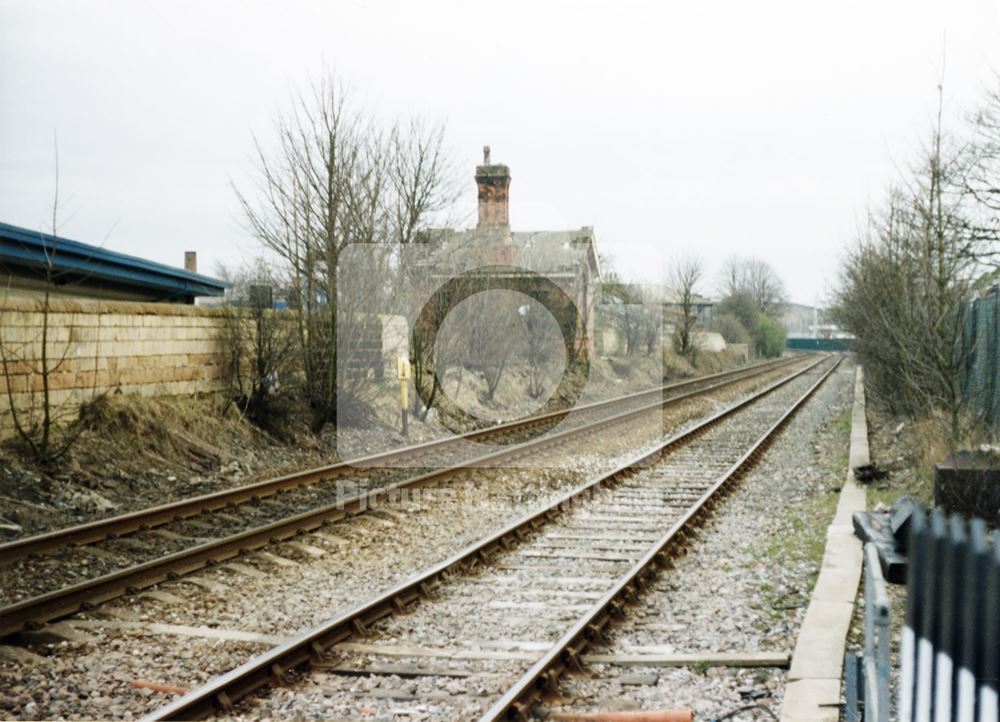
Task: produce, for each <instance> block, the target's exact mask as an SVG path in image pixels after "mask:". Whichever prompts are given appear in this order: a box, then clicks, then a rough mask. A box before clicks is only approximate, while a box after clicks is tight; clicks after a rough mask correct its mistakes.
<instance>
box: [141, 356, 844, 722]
mask: <svg viewBox="0 0 1000 722" xmlns="http://www.w3.org/2000/svg"><path fill="white" fill-rule="evenodd" d="M824 360H826V359H825V358H824V359H820V360H818V361H816V362H814V363H812V364H810V365H809V366H806V367H805V368H803V369H800V370H798V371H795V372H794V373H792V374H789V375H788V376H785V377H784V378H781V379H779V380H777V381H775V382H774V383H772V384H770V385H769V386H767V387H765V388H764V389H762V390H760V391H758V392H756V393H755V394H753V395H752V396H750V397H748V398H747V399H744V400H742V401H739V402H737V403H735V404H732V405H730V406H728V407H726V408H724V409H722V410H721V411H719V412H717V413H715V414H713V415H712V416H710V417H709V418H707V419H705V420H703V421H701V422H699V423H698V424H696V425H695V426H694V427H692V428H691V429H688V430H687V431H683V432H680V433H677V434H674V435H673V436H671V437H670V438H668V439H666V440H664V441H662V442H660V443H659V444H657V445H656V446H655V447H654V448H653V449H652V450H647V451H643V452H640V453H638V454H636V455H634V456H632V457H630V458H629V459H627V460H626V461H624V462H622V463H620V464H619V465H617V466H616V467H615V468H614V469H612V470H610V471H607V472H602V473H601V474H600V475H598V476H596V477H594V478H592V479H591V480H589V481H586V482H584V483H583V484H581V485H579V486H577V487H575V488H573V489H572V490H570V491H569V492H567V493H566V494H564V495H562V496H561V497H559V498H558V499H556V500H555V501H553V502H551V503H549V504H547V505H545V506H544V507H542V508H540V509H537V510H535V511H532V512H529V513H528V514H526V515H525V516H523V517H521V518H520V519H517V520H516V521H514V522H512V523H510V524H508V525H507V526H505V527H504V528H502V529H501V530H499V531H497V532H495V533H493V534H490V535H488V536H486V537H484V538H483V539H480V540H479V541H477V542H474V543H472V544H470V545H468V546H466V547H465V548H463V549H461V550H460V551H458V552H456V553H455V554H453V555H452V556H451V557H449V558H447V559H445V560H444V561H441V562H439V563H437V564H434V565H432V566H430V567H428V568H427V569H425V570H423V571H422V572H420V573H419V574H417V575H415V576H413V577H411V578H410V579H407V580H405V581H403V582H400V583H399V584H396V585H395V586H393V587H391V588H390V589H388V590H387V591H385V592H383V593H381V594H379V595H378V596H376V597H373V598H371V599H369V600H367V601H365V602H362V603H361V604H359V605H357V606H356V607H354V608H352V609H350V610H348V611H346V612H343V613H341V614H339V615H338V616H336V617H334V618H333V619H331V620H329V621H327V622H325V623H323V624H321V625H319V626H317V627H314V628H313V629H311V630H308V631H306V632H304V633H302V634H300V635H298V636H296V637H294V638H292V639H290V640H288V641H286V642H284V643H283V644H281V645H278V646H276V647H274V648H273V649H271V650H268V651H267V652H265V653H263V654H261V655H258V656H257V657H254V658H253V659H250V660H248V661H247V662H245V663H244V664H242V665H240V666H239V667H237V668H236V669H233V670H231V671H229V672H227V673H225V674H222V675H220V676H218V677H216V678H215V679H212V680H210V681H209V682H208V683H206V684H205V685H203V686H201V687H199V688H198V689H195V690H192V691H191V692H189V693H188V694H186V695H184V696H183V697H181V698H179V699H177V700H174V701H173V702H172V703H170V704H168V705H165V706H164V707H161V708H160V709H158V710H154V711H153V712H152V713H151V714H149V715H147V716H146V717H144V718H143V719H144V720H146V721H148V722H152V721H154V720H172V719H203V718H205V717H208V716H210V715H212V714H214V713H215V712H217V711H220V710H221V711H223V712H230V711H232V710H233V705H234V704H235V703H236V702H237V701H238V700H240V699H242V698H243V697H246V696H247V695H249V694H252V693H253V692H254V691H256V690H257V689H259V688H261V687H264V686H266V685H269V684H273V683H281V682H283V681H286V680H287V672H288V670H292V669H295V668H297V667H301V666H303V665H308V664H311V663H313V662H317V661H321V660H322V658H323V655H324V654H325V652H326V650H327V649H329V648H330V647H332V646H333V645H335V644H337V643H338V642H341V641H344V640H345V639H347V638H349V637H350V636H351V635H352V634H355V633H358V632H361V633H363V632H364V631H365V629H366V628H367V627H368V626H369V625H371V624H373V623H375V622H376V621H378V620H379V619H382V618H383V617H386V616H389V615H391V614H393V613H395V612H397V611H402V610H404V609H406V608H407V607H408V606H410V605H411V604H413V603H414V602H416V601H418V600H419V599H420V598H421V597H426V596H430V595H431V594H433V591H434V589H435V588H436V587H437V586H439V584H440V582H441V580H442V579H447V578H448V577H449V576H451V575H452V574H454V573H456V572H460V571H463V570H466V569H470V568H472V567H475V566H476V565H477V564H479V563H480V562H485V561H488V560H489V558H490V555H491V554H492V553H493V552H495V551H498V550H500V549H506V548H509V545H510V544H511V543H512V542H515V541H516V540H518V539H520V538H522V537H524V536H526V535H527V534H530V533H531V532H532V531H534V530H535V529H537V528H539V527H541V526H543V525H544V524H545V523H546V522H547V521H550V520H552V519H554V518H555V517H556V516H557V515H558V514H559V512H560V511H561V510H562V509H565V508H569V507H571V506H572V505H573V504H574V503H578V502H579V501H582V500H584V499H585V498H586V497H587V496H588V495H590V494H592V493H593V492H594V491H596V490H597V489H598V488H599V487H601V486H603V485H605V484H607V483H609V482H612V481H614V480H615V479H617V478H618V477H619V476H620V475H622V474H625V473H629V472H630V471H632V470H633V469H635V468H636V467H642V466H645V465H647V464H648V463H649V462H652V461H653V460H655V459H657V458H659V457H660V456H661V455H662V454H663V453H664V452H666V451H669V450H672V449H674V448H677V447H680V446H683V445H684V444H686V443H689V442H690V441H692V440H694V439H695V438H697V437H698V436H700V435H701V434H702V433H704V432H705V431H706V430H708V429H709V428H711V427H713V426H715V425H717V424H718V423H720V422H721V421H722V420H724V419H726V418H728V417H730V416H732V415H733V414H735V413H737V412H738V411H740V410H741V409H743V408H745V407H747V406H749V405H751V404H753V403H755V402H757V401H759V400H760V399H762V398H764V397H765V396H767V395H769V394H771V393H772V392H774V391H775V390H777V389H778V388H781V387H782V386H784V385H786V384H788V383H790V382H791V381H793V380H794V379H796V378H798V377H800V376H802V375H803V374H805V373H807V372H809V371H810V370H812V369H814V368H816V367H817V366H818V365H819V364H821V363H822V362H823V361H824ZM837 364H839V360H838V361H837V362H836V364H834V365H833V366H832V367H831V369H830V370H829V371H827V372H826V373H825V374H824V375H823V377H822V378H823V379H825V378H826V377H827V376H828V375H829V373H831V372H832V370H833V368H836V365H837ZM821 381H822V379H821ZM821 381H820V382H821ZM820 382H817V384H816V386H818V384H819V383H820ZM814 388H815V387H814Z"/></svg>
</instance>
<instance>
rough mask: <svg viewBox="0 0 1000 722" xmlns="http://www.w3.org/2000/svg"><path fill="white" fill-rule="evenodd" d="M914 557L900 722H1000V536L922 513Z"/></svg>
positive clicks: (914, 532)
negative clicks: (991, 536)
mask: <svg viewBox="0 0 1000 722" xmlns="http://www.w3.org/2000/svg"><path fill="white" fill-rule="evenodd" d="M908 550H909V569H908V572H907V590H906V597H907V608H906V626H905V627H904V629H903V635H902V645H901V651H900V682H899V699H898V702H899V704H898V711H899V714H898V719H899V720H900V722H942V721H944V720H948V721H951V720H955V721H956V722H997V721H998V720H1000V705H998V694H1000V533H994V534H993V538H992V540H991V539H990V535H989V534H988V532H987V528H986V524H985V522H983V521H982V520H979V519H974V520H972V521H971V522H967V521H965V520H964V519H963V518H962V517H959V516H951V517H948V518H946V517H945V516H944V514H942V513H941V512H940V511H937V510H935V511H932V512H931V514H930V515H929V516H928V515H926V514H925V513H924V511H923V510H922V509H918V510H917V511H916V512H915V513H914V515H913V519H912V522H911V526H910V541H909V546H908Z"/></svg>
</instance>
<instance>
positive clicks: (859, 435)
mask: <svg viewBox="0 0 1000 722" xmlns="http://www.w3.org/2000/svg"><path fill="white" fill-rule="evenodd" d="M863 379H864V375H863V373H862V369H861V367H860V366H859V367H858V369H857V373H856V375H855V378H854V408H853V410H852V412H851V452H850V463H849V467H848V469H847V478H846V480H845V482H844V486H843V489H841V492H840V500H839V502H838V503H837V513H836V515H835V516H834V518H833V522H832V523H831V524H830V526H829V528H828V529H827V532H826V550H825V551H824V553H823V566H822V568H821V569H820V573H819V579H817V580H816V587H815V588H814V589H813V593H812V597H811V599H810V600H809V608H808V609H807V610H806V617H805V619H804V620H803V622H802V628H801V629H800V630H799V638H798V640H797V641H796V643H795V652H794V654H793V655H792V665H791V668H790V669H789V671H788V684H787V686H786V687H785V698H784V702H783V704H782V706H781V722H813V721H814V720H815V721H816V722H837V720H838V719H840V678H841V675H842V673H843V665H844V648H845V644H846V641H847V631H848V628H849V627H850V625H851V617H852V615H853V613H854V599H855V597H856V596H857V593H858V584H859V582H860V581H861V566H862V544H861V540H860V539H858V538H857V537H856V536H854V528H853V526H852V524H851V515H852V514H853V513H854V512H855V511H864V509H865V490H864V489H863V488H862V487H860V486H858V484H857V482H855V480H854V474H853V473H852V472H851V469H853V468H854V467H855V466H861V465H863V464H867V463H868V460H869V455H868V421H867V417H866V416H865V390H864V384H863Z"/></svg>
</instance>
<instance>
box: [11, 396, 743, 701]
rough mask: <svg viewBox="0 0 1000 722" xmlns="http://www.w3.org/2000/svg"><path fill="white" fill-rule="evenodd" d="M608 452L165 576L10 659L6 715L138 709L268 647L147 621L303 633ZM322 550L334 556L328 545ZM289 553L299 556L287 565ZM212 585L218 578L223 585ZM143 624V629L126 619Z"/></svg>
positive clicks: (465, 487)
mask: <svg viewBox="0 0 1000 722" xmlns="http://www.w3.org/2000/svg"><path fill="white" fill-rule="evenodd" d="M733 395H734V396H735V394H733ZM712 406H713V404H711V403H709V402H701V404H700V405H696V408H695V409H694V412H696V413H700V414H704V413H705V412H707V411H708V410H709V409H710V408H711V407H712ZM613 438H614V439H615V441H616V442H617V443H619V444H621V446H622V448H626V447H627V446H628V441H629V439H628V435H627V434H622V433H616V434H615V435H614V436H613ZM632 451H633V453H634V449H633V450H632ZM595 459H596V461H595ZM601 461H603V463H600V462H601ZM604 463H607V459H606V457H605V456H604V455H595V456H589V455H582V456H581V457H578V458H577V465H576V467H575V469H574V471H573V472H566V471H561V472H554V471H548V472H544V473H538V472H535V473H533V474H524V473H517V472H509V471H500V470H491V472H490V474H491V477H490V478H491V480H490V485H489V486H490V491H491V494H489V495H488V496H486V497H484V495H483V494H482V491H483V489H482V483H481V481H482V479H481V477H477V476H476V475H475V474H469V475H468V476H467V477H466V478H464V479H462V480H456V481H455V482H452V483H451V485H450V488H451V489H452V490H453V496H454V499H453V500H452V501H450V502H449V501H448V500H446V499H445V500H442V499H441V498H440V497H438V498H435V499H434V500H433V503H429V502H428V501H427V499H426V498H425V497H423V496H421V497H418V498H414V499H411V500H410V501H408V502H407V503H406V504H405V505H404V506H402V507H397V508H395V509H389V510H386V511H379V512H378V513H375V514H367V515H363V516H359V517H355V518H353V519H350V520H348V521H345V522H341V523H338V524H336V525H332V526H328V527H326V528H325V529H324V530H323V532H322V533H321V535H306V536H304V537H300V538H299V539H298V540H297V541H296V542H295V543H291V544H279V545H275V546H273V547H272V548H271V549H270V550H269V551H270V552H272V555H271V556H267V555H261V554H253V555H249V556H247V557H245V558H244V559H241V560H240V563H241V564H243V565H244V567H243V569H242V570H239V571H234V570H232V569H231V568H227V567H225V566H220V567H218V568H216V569H212V570H208V571H206V572H204V573H201V574H199V575H197V576H196V577H195V578H193V579H192V578H188V579H186V580H179V581H177V582H172V583H169V584H165V585H161V586H160V587H159V590H160V591H166V592H168V593H169V594H171V595H174V596H175V597H176V598H177V599H178V600H179V601H176V602H173V603H171V602H169V601H166V602H165V601H163V600H158V599H154V598H150V597H143V596H141V595H140V596H137V597H133V598H129V599H125V600H121V601H118V602H114V603H111V604H108V605H105V606H103V607H101V608H100V610H98V611H97V612H94V613H92V614H90V615H87V616H89V618H90V620H91V621H96V620H100V619H105V620H108V621H109V624H110V625H111V626H108V627H104V628H101V627H93V626H88V627H86V629H85V633H86V634H87V635H89V636H90V637H91V639H89V640H84V641H77V642H70V643H64V644H62V645H60V646H58V647H49V648H45V647H42V648H40V649H39V650H38V651H40V652H42V653H46V654H48V655H49V656H47V657H46V659H45V660H44V661H42V662H41V663H40V664H36V665H32V664H27V663H17V662H12V661H4V662H3V663H2V664H0V686H2V687H3V689H4V690H5V692H4V694H3V697H2V699H0V715H3V716H5V717H14V718H29V719H30V718H38V717H44V718H53V717H60V718H93V717H115V718H130V717H133V716H135V715H139V714H142V713H145V712H148V711H149V710H150V709H152V708H154V707H156V706H159V705H160V704H162V703H163V702H164V699H165V698H164V697H163V696H162V695H157V694H152V693H150V692H149V691H148V690H142V689H136V688H133V687H132V686H131V683H132V682H133V681H134V680H137V679H145V680H153V681H158V682H164V683H168V684H174V685H178V686H188V687H189V686H195V685H197V684H199V683H201V682H204V681H205V680H207V679H208V678H209V677H211V676H213V675H214V674H217V673H219V672H221V671H225V670H227V669H230V668H232V667H234V666H236V665H238V664H240V663H242V662H243V661H245V659H246V658H247V657H248V656H250V655H251V654H253V653H258V652H260V651H262V650H263V649H264V648H265V647H264V646H261V645H255V644H246V643H234V642H232V641H223V640H206V639H201V638H196V637H184V636H149V635H148V634H147V633H145V632H143V631H142V625H144V624H145V623H147V622H154V623H159V624H183V625H205V626H211V627H218V628H221V629H240V630H250V631H253V632H257V633H261V634H272V635H283V634H291V633H293V632H295V631H299V630H301V629H303V628H305V627H308V626H310V625H312V624H315V623H316V622H318V621H321V620H323V619H326V618H328V617H330V616H331V615H332V613H333V612H334V611H335V610H337V609H341V608H344V607H345V606H348V605H350V604H351V603H353V602H356V601H357V600H358V599H359V598H362V597H364V596H367V595H369V594H372V593H374V592H375V591H377V590H378V589H382V588H385V587H386V586H388V585H389V584H390V583H393V582H395V581H398V580H399V579H401V578H404V577H406V576H409V575H410V574H412V573H413V572H414V571H416V570H417V569H419V568H421V567H423V566H425V565H426V564H428V563H430V562H432V561H434V560H437V559H440V558H443V557H444V556H445V555H447V554H448V553H449V552H451V551H453V550H454V548H456V547H457V546H458V545H459V544H464V543H468V542H469V541H472V540H473V539H476V538H479V537H481V536H482V535H483V534H485V533H486V532H487V531H488V530H490V529H494V528H497V527H498V526H500V525H501V524H502V523H503V522H504V521H505V520H507V519H509V518H510V517H512V516H514V515H515V514H518V513H522V512H523V511H524V509H525V508H526V507H528V506H534V505H536V504H539V503H541V502H542V501H544V500H545V499H546V498H550V497H552V496H554V495H555V494H557V493H558V492H560V491H562V490H564V489H566V488H568V487H569V486H571V485H573V484H576V483H578V482H579V480H580V478H581V477H582V476H583V475H587V474H591V473H593V472H595V471H597V470H598V468H599V466H603V465H604ZM443 519H447V523H444V522H443V521H442V520H443ZM347 548H350V549H351V550H352V551H353V552H355V554H354V555H353V556H352V557H348V555H346V554H343V553H338V552H341V551H343V550H344V549H347ZM320 553H322V555H323V556H322V557H319V556H317V555H318V554H320ZM279 560H286V564H281V563H280V561H279ZM287 561H292V562H294V563H295V565H294V566H287ZM248 568H249V569H248ZM254 572H256V573H254ZM260 574H264V575H267V576H265V577H260V576H259V575H260ZM199 584H201V585H199ZM216 585H218V586H216ZM205 586H209V587H212V586H215V591H213V590H212V589H206V588H205ZM261 600H267V601H266V603H262V602H261ZM132 624H135V625H136V628H134V629H132V628H126V629H123V628H118V627H123V626H124V627H127V626H129V625H132ZM114 625H118V627H115V626H114Z"/></svg>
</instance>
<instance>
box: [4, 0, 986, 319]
mask: <svg viewBox="0 0 1000 722" xmlns="http://www.w3.org/2000/svg"><path fill="white" fill-rule="evenodd" d="M943 46H944V48H945V51H946V52H945V55H946V59H945V92H946V103H947V106H946V107H947V113H948V115H949V117H951V118H953V119H956V121H955V122H959V119H960V118H961V117H962V114H963V113H965V112H967V111H970V110H972V109H974V108H975V106H976V105H977V103H978V102H979V100H980V99H981V97H982V95H983V93H984V92H985V90H986V89H987V88H988V87H990V86H991V84H993V83H994V70H1000V2H998V1H997V0H993V1H992V2H986V1H983V0H950V1H948V2H944V1H942V2H918V1H917V0H898V1H896V0H894V1H892V2H883V1H881V0H867V1H865V2H847V1H845V0H838V1H837V2H829V1H828V2H823V3H820V2H803V1H802V0H789V1H788V2H765V1H762V0H755V1H754V2H746V1H745V0H732V1H730V2H712V1H708V2H694V1H692V0H689V1H688V2H655V3H654V2H652V1H650V2H642V3H639V2H622V1H621V0H618V1H611V0H609V1H608V2H596V1H594V2H552V1H546V2H541V1H539V0H536V1H534V2H515V1H513V0H493V2H470V1H469V0H464V1H460V0H457V1H455V2H424V1H420V2H414V1H410V2H368V1H366V0H353V1H344V2H293V1H284V2H248V1H246V0H241V1H239V2H237V1H235V0H233V1H226V2H221V1H207V0H202V1H201V2H137V1H135V0H122V1H115V2H50V1H48V0H23V1H12V0H0V221H5V222H8V223H13V224H16V225H22V226H27V227H30V228H40V229H47V228H48V225H49V221H48V220H47V217H48V215H49V207H50V205H51V201H52V193H53V188H54V176H55V173H54V169H55V161H54V157H53V133H56V134H57V135H58V144H59V175H60V192H61V195H62V199H63V201H64V206H63V210H62V216H61V222H60V233H61V235H65V236H67V237H69V238H73V239H76V240H81V241H85V242H88V243H95V244H101V245H104V246H105V247H106V248H108V249H111V250H115V251H122V252H125V253H130V254H134V255H139V256H143V257H147V258H150V259H153V260H156V261H161V262H164V263H168V264H171V265H178V266H180V265H183V252H184V251H185V250H197V251H198V253H199V266H200V270H202V271H203V272H209V273H211V271H212V269H213V266H214V263H215V262H216V261H217V260H221V261H223V262H226V263H229V264H233V263H238V262H239V260H240V258H241V257H244V256H247V255H252V254H253V253H254V252H255V250H256V245H255V243H254V241H253V239H252V238H251V237H250V236H249V235H248V234H247V233H246V232H245V230H244V229H243V227H242V225H241V220H240V212H239V209H238V207H237V204H236V202H235V198H234V194H233V191H232V188H231V183H233V182H235V183H236V184H238V185H246V184H247V181H248V178H249V174H250V172H251V170H252V162H251V160H252V159H251V154H252V142H253V141H252V134H254V133H256V134H258V135H260V136H262V137H263V138H265V139H266V138H267V134H268V131H269V130H270V129H271V127H272V120H273V117H274V116H275V114H276V113H277V112H279V111H280V110H282V109H283V108H286V107H287V105H288V98H289V94H290V91H291V90H292V89H295V88H301V87H304V86H306V85H307V84H308V82H309V79H310V78H316V77H318V76H319V75H320V74H322V73H323V72H324V68H326V69H332V70H335V71H336V73H337V74H338V75H339V76H340V78H341V79H342V80H344V81H345V82H347V83H348V84H349V85H350V86H352V87H353V88H354V89H355V91H356V93H357V95H358V96H359V99H360V100H361V101H362V102H363V103H364V104H365V105H367V106H368V107H369V108H370V109H371V110H372V111H373V112H374V113H377V114H378V115H380V116H381V117H384V118H385V119H386V121H387V122H388V121H390V120H391V119H392V118H394V117H405V116H409V115H421V116H424V117H427V118H429V119H431V120H441V121H444V122H445V123H446V125H447V129H448V144H449V146H450V148H451V149H452V151H453V155H454V158H455V162H456V165H457V166H458V167H459V169H460V170H462V172H463V174H464V175H463V176H462V177H463V178H464V179H465V180H466V181H467V183H468V186H467V188H468V192H467V193H466V195H465V196H464V197H463V198H462V201H461V202H462V204H463V205H462V207H461V209H460V210H462V211H463V212H465V214H466V218H467V220H468V221H469V222H473V220H474V214H475V196H474V182H473V179H472V175H473V173H474V166H475V165H476V163H477V162H481V149H482V146H483V145H484V144H489V145H491V146H492V148H493V162H501V163H506V164H508V165H509V166H510V167H511V175H512V177H513V181H512V183H511V224H512V226H513V228H514V229H515V230H542V229H563V228H577V227H580V226H585V225H589V226H594V227H595V232H596V234H597V240H598V245H599V247H600V249H601V252H602V253H606V254H609V255H612V256H614V258H615V260H616V265H617V266H618V267H619V268H620V269H621V270H622V271H623V272H624V273H625V274H626V275H631V276H633V277H634V278H636V279H637V280H646V281H655V280H657V278H658V276H660V275H661V273H662V268H663V264H664V260H665V259H667V258H669V257H670V256H672V255H675V254H678V253H683V252H695V253H698V254H700V255H701V256H702V257H704V258H705V259H706V261H708V262H709V267H710V272H711V277H712V279H714V274H715V271H716V269H717V266H718V262H719V260H720V259H722V258H724V257H726V256H728V255H732V254H749V255H755V256H759V257H761V258H763V259H765V260H767V261H769V262H770V263H771V264H772V265H773V266H774V267H775V268H776V269H777V270H778V272H779V274H780V275H781V276H782V277H783V279H784V281H785V283H786V285H787V287H788V289H789V292H790V295H791V297H792V299H793V300H796V301H799V302H803V303H813V302H816V301H818V300H821V298H822V296H823V294H824V289H827V288H828V287H829V286H830V284H831V283H832V282H833V280H834V278H835V264H836V262H837V258H838V255H839V253H840V252H841V249H842V248H843V247H844V245H845V244H846V243H848V242H849V240H850V239H851V237H852V234H853V231H854V229H855V228H856V225H857V222H858V219H859V218H860V217H861V216H863V215H864V212H865V209H866V207H867V205H868V204H870V203H875V202H877V201H878V199H879V198H880V197H881V194H882V192H883V190H884V188H885V186H886V184H887V183H888V182H889V181H890V180H891V179H892V178H893V176H894V175H895V174H896V173H897V168H898V167H899V166H905V165H906V164H907V163H909V162H910V161H911V160H912V159H913V157H914V155H915V151H916V149H917V147H918V146H919V144H920V142H921V141H922V139H923V138H924V137H925V135H926V133H927V131H928V128H929V126H930V123H931V120H932V117H933V114H934V108H935V103H936V85H937V81H938V77H939V75H940V72H941V66H942V47H943ZM713 285H714V284H712V283H709V284H706V287H705V290H707V291H711V290H713V288H712V286H713Z"/></svg>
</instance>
